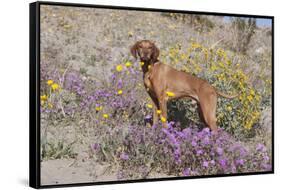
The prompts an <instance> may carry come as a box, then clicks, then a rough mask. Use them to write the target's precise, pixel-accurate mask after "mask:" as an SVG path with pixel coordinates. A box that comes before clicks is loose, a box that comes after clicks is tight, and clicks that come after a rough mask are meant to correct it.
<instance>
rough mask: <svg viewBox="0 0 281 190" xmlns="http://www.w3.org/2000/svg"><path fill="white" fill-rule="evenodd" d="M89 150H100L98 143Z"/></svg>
mask: <svg viewBox="0 0 281 190" xmlns="http://www.w3.org/2000/svg"><path fill="white" fill-rule="evenodd" d="M91 149H92V150H93V151H97V150H99V149H100V144H98V143H94V144H91Z"/></svg>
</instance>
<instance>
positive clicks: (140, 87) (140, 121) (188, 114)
mask: <svg viewBox="0 0 281 190" xmlns="http://www.w3.org/2000/svg"><path fill="white" fill-rule="evenodd" d="M273 71H274V17H272V16H260V15H242V14H232V13H231V14H230V13H212V12H194V11H186V10H164V9H150V8H136V7H117V6H102V5H88V4H69V3H58V2H56V3H54V2H35V3H31V4H30V186H31V187H34V188H45V187H58V186H60V187H61V186H78V185H96V184H109V183H128V182H146V181H159V180H179V179H192V178H205V177H225V176H237V175H254V174H270V173H273V172H274V148H273V147H274V143H273V142H274V140H273V139H274V127H273V126H274V123H273V116H274V109H273V106H274V93H273V90H274V88H273V84H274V83H273V82H274V81H273V78H274V77H273V75H274V72H273Z"/></svg>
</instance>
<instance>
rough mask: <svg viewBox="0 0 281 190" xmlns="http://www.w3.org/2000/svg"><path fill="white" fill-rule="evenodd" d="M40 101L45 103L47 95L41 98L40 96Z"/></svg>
mask: <svg viewBox="0 0 281 190" xmlns="http://www.w3.org/2000/svg"><path fill="white" fill-rule="evenodd" d="M40 99H41V101H46V100H47V99H48V97H47V95H46V94H44V95H42V96H40Z"/></svg>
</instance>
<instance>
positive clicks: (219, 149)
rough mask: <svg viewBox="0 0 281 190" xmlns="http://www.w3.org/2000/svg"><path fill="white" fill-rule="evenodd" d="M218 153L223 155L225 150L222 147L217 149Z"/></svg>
mask: <svg viewBox="0 0 281 190" xmlns="http://www.w3.org/2000/svg"><path fill="white" fill-rule="evenodd" d="M217 153H218V155H220V156H221V155H222V153H223V149H222V148H221V147H218V148H217Z"/></svg>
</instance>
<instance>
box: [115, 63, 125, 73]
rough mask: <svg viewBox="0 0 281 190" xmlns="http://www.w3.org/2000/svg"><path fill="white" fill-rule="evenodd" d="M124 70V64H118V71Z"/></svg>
mask: <svg viewBox="0 0 281 190" xmlns="http://www.w3.org/2000/svg"><path fill="white" fill-rule="evenodd" d="M122 70H123V66H122V65H121V64H119V65H117V66H116V71H118V72H120V71H122Z"/></svg>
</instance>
